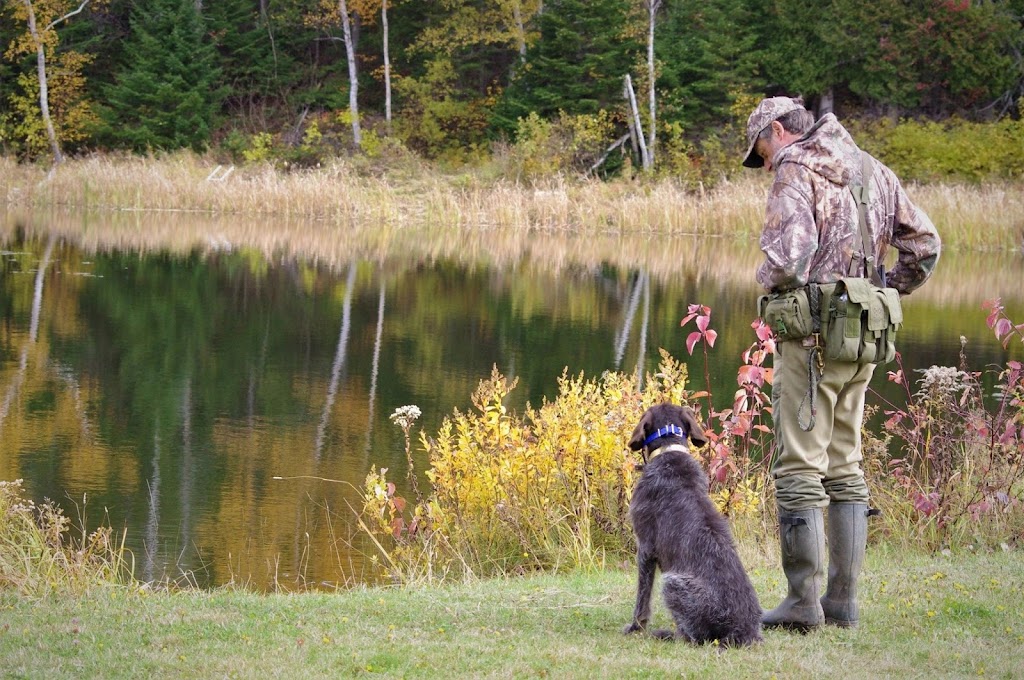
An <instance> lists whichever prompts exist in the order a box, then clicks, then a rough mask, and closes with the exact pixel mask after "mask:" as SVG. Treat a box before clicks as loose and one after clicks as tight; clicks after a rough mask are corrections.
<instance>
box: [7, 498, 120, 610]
mask: <svg viewBox="0 0 1024 680" xmlns="http://www.w3.org/2000/svg"><path fill="white" fill-rule="evenodd" d="M71 529H72V527H71V521H70V519H69V518H68V517H67V516H66V515H64V513H63V512H62V511H61V510H60V508H58V507H57V506H56V505H54V504H53V503H50V502H47V503H44V504H42V505H36V504H35V503H33V502H32V501H30V500H27V499H25V498H24V497H23V494H22V489H21V480H16V481H14V482H5V481H0V591H3V590H7V589H10V590H13V591H15V592H17V593H20V594H22V595H30V596H36V597H39V596H43V595H46V594H48V593H67V594H82V593H84V592H87V591H89V590H91V589H92V588H95V587H98V586H104V585H107V586H109V585H122V584H127V583H130V582H132V566H133V565H132V560H131V555H130V553H128V551H127V550H126V549H125V546H124V535H123V534H122V535H121V537H120V538H118V537H117V536H116V535H115V534H114V533H113V531H112V530H111V528H110V527H109V526H105V527H101V528H100V529H97V530H95V531H93V532H92V533H87V532H86V530H85V529H84V520H83V522H82V524H81V527H80V532H79V533H80V536H78V537H75V536H74V535H73V533H72V531H71Z"/></svg>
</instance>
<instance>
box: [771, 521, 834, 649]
mask: <svg viewBox="0 0 1024 680" xmlns="http://www.w3.org/2000/svg"><path fill="white" fill-rule="evenodd" d="M779 542H780V544H781V545H782V570H783V571H784V572H785V573H786V580H787V581H788V582H789V593H788V594H787V595H786V599H784V600H783V601H782V603H781V604H780V605H779V606H778V607H776V608H775V609H772V610H771V611H768V612H765V613H764V614H762V616H761V624H762V625H763V626H764V627H765V628H791V629H794V630H799V631H808V630H810V629H812V628H817V627H818V626H821V625H822V624H823V623H824V622H825V614H824V612H822V609H821V602H820V601H819V599H818V598H819V597H821V582H822V578H823V577H824V576H825V524H824V516H823V513H822V510H821V508H810V509H807V510H798V511H796V512H786V511H783V510H781V509H780V510H779Z"/></svg>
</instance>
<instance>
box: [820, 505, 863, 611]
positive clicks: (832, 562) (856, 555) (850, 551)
mask: <svg viewBox="0 0 1024 680" xmlns="http://www.w3.org/2000/svg"><path fill="white" fill-rule="evenodd" d="M867 541H868V504H867V503H833V504H832V505H830V506H829V509H828V589H827V590H826V591H825V595H824V597H822V598H821V608H822V610H823V611H824V612H825V623H831V624H834V625H836V626H841V627H843V628H854V627H856V625H857V621H858V618H859V613H858V611H857V577H858V576H859V575H860V570H861V567H862V566H863V565H864V549H865V546H867Z"/></svg>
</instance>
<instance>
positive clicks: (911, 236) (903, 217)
mask: <svg viewBox="0 0 1024 680" xmlns="http://www.w3.org/2000/svg"><path fill="white" fill-rule="evenodd" d="M895 183H896V187H895V192H896V193H895V196H896V203H895V208H896V213H895V221H894V224H893V233H892V241H891V245H892V247H894V248H895V249H896V250H897V251H898V253H899V257H898V259H897V261H896V265H895V266H894V267H893V270H892V271H891V272H889V275H888V276H887V279H888V280H887V283H888V285H889V286H891V287H892V288H895V289H896V290H898V291H899V292H900V293H901V294H903V295H906V294H908V293H910V292H911V291H913V290H914V289H916V288H917V287H918V286H920V285H921V284H922V283H924V282H925V281H927V280H928V278H929V277H930V276H931V275H932V272H934V271H935V265H936V264H937V263H938V261H939V254H940V251H941V250H942V241H941V239H940V238H939V233H938V231H936V229H935V225H934V224H932V221H931V220H930V219H929V218H928V215H926V214H925V213H924V211H922V210H921V209H920V208H918V207H917V206H915V205H914V204H913V203H911V202H910V199H909V198H908V197H907V194H906V192H905V191H904V190H903V187H902V186H901V185H900V182H899V180H898V179H897V180H895Z"/></svg>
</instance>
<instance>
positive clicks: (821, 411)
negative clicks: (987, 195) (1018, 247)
mask: <svg viewBox="0 0 1024 680" xmlns="http://www.w3.org/2000/svg"><path fill="white" fill-rule="evenodd" d="M747 142H748V144H749V146H748V148H747V153H746V155H745V156H744V159H743V165H745V166H746V167H750V168H760V167H764V168H765V169H766V170H767V171H768V172H774V173H775V178H774V181H773V183H772V186H771V190H770V192H769V195H768V202H767V208H766V215H765V220H764V228H763V230H762V232H761V250H762V251H763V252H764V255H765V261H764V263H762V264H761V266H760V267H759V268H758V271H757V281H758V283H760V284H761V285H762V286H764V288H765V289H766V290H767V291H769V292H770V293H784V292H786V291H791V290H795V289H798V288H801V287H803V286H806V285H808V284H830V283H835V282H836V281H838V280H839V279H841V278H843V277H847V276H864V272H863V269H861V267H862V266H863V265H862V262H863V261H864V259H865V256H866V255H867V254H865V253H862V252H861V251H863V249H864V248H863V247H862V245H861V244H862V242H863V241H862V238H861V231H860V226H859V221H858V207H857V202H856V199H855V198H854V195H853V193H852V191H851V186H852V185H855V184H863V185H866V186H867V187H868V188H869V190H870V203H869V205H868V208H867V215H866V218H867V219H866V222H867V224H868V227H869V229H868V231H869V233H870V238H871V241H872V247H873V248H874V251H875V252H874V253H872V254H871V255H873V256H874V260H873V261H874V262H879V263H881V262H884V261H885V256H886V253H887V251H888V249H889V247H890V246H892V247H893V248H895V250H896V251H897V254H898V257H897V260H896V263H895V265H894V267H893V268H892V271H891V272H889V274H888V276H887V280H886V283H887V285H888V286H889V287H892V288H895V289H896V290H898V291H899V292H900V294H901V295H904V294H907V293H910V292H911V291H912V290H914V289H915V288H917V287H918V286H920V285H921V284H922V283H924V282H925V281H926V280H927V279H928V277H929V276H931V274H932V272H933V271H934V269H935V265H936V263H937V262H938V259H939V251H940V241H939V235H938V233H937V232H936V231H935V227H934V225H933V224H932V223H931V220H929V219H928V216H927V215H925V214H924V213H923V212H922V211H921V210H920V209H918V208H917V207H915V206H914V204H913V203H911V202H910V199H909V198H907V195H906V193H905V192H904V190H903V187H902V186H901V184H900V181H899V179H898V178H897V177H896V175H895V174H893V172H892V170H890V169H889V168H887V167H886V166H885V165H883V164H882V163H880V162H878V161H877V160H875V161H874V162H873V170H872V171H871V177H870V178H868V179H867V180H865V181H863V182H862V177H861V175H862V174H864V173H863V171H862V167H864V166H863V164H862V155H861V151H860V149H858V148H857V145H856V144H855V143H854V141H853V138H852V137H851V136H850V134H849V132H847V130H846V129H845V128H844V127H843V126H842V125H841V124H840V123H839V121H838V120H837V119H836V117H835V116H834V115H833V114H831V113H829V114H826V115H825V116H823V117H822V118H821V119H820V120H817V121H815V119H814V115H813V114H812V113H811V112H810V111H807V110H806V109H805V108H804V107H803V104H802V103H801V101H800V100H799V99H791V98H789V97H771V98H769V99H765V100H763V101H762V102H761V103H760V104H758V106H757V107H756V108H755V109H754V111H753V113H751V114H750V118H749V119H748V120H747ZM869 261H871V260H869ZM858 270H859V271H858ZM817 342H819V341H818V340H817V339H816V338H815V337H814V336H808V337H806V338H802V339H793V340H786V341H784V342H778V343H777V344H776V351H775V358H774V378H773V384H772V405H773V418H774V421H775V438H776V449H777V457H776V460H775V461H774V463H773V465H772V476H773V478H774V479H775V495H776V500H777V503H778V508H779V535H780V542H781V547H782V566H783V570H784V571H785V574H786V579H787V581H788V594H787V596H786V598H785V599H784V600H783V602H782V603H781V604H780V605H779V606H778V607H776V608H775V609H773V610H771V611H768V612H765V613H764V616H763V618H762V621H763V623H764V625H765V626H766V627H789V628H797V629H803V630H806V629H810V628H815V627H817V626H820V625H822V624H823V623H825V622H829V623H834V624H836V625H840V626H846V627H852V626H855V625H857V620H858V612H857V603H856V581H857V576H858V574H859V572H860V568H861V565H862V563H863V559H864V549H865V544H866V541H867V518H868V512H869V509H868V488H867V484H866V483H865V481H864V473H863V471H862V470H861V465H860V463H861V441H860V430H861V423H862V421H863V417H864V396H865V393H866V392H867V386H868V382H869V381H870V379H871V374H872V372H873V371H874V364H871V363H868V364H859V363H847V362H840V361H832V360H828V359H826V360H825V364H824V367H823V368H822V370H821V374H820V378H819V379H818V380H817V386H816V392H815V393H814V394H813V396H814V397H815V399H816V403H817V414H816V418H815V419H814V422H813V427H811V429H810V430H809V431H804V430H803V429H802V428H801V427H800V425H799V422H798V420H799V416H798V413H799V410H800V404H801V401H802V400H804V398H805V397H806V396H811V395H809V392H808V390H809V388H810V383H811V379H810V377H809V375H808V359H809V355H810V353H811V350H812V349H814V347H815V345H816V343H817ZM825 507H828V508H829V512H828V515H829V516H828V544H829V546H828V547H829V571H828V588H827V590H826V592H825V593H824V594H823V595H822V594H821V583H822V581H823V580H824V565H825V523H824V514H823V509H824V508H825Z"/></svg>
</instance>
